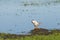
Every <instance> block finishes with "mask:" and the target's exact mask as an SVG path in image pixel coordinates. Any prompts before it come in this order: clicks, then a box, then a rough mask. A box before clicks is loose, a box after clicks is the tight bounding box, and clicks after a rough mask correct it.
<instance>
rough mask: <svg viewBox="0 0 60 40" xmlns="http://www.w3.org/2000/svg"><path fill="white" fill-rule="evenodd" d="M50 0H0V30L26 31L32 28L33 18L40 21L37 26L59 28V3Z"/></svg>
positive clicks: (6, 31)
mask: <svg viewBox="0 0 60 40" xmlns="http://www.w3.org/2000/svg"><path fill="white" fill-rule="evenodd" d="M52 1H55V0H49V1H48V0H41V1H40V0H25V1H24V0H0V32H5V33H14V34H19V33H27V32H28V31H30V30H31V29H34V26H33V24H32V23H31V20H33V19H35V20H37V21H38V22H41V25H40V26H39V28H46V29H54V28H56V29H60V25H58V23H59V24H60V3H59V2H56V3H54V2H52ZM31 2H33V3H34V2H35V3H37V5H36V4H35V3H34V4H32V5H31ZM26 3H27V4H28V5H27V4H26ZM24 4H26V5H24Z"/></svg>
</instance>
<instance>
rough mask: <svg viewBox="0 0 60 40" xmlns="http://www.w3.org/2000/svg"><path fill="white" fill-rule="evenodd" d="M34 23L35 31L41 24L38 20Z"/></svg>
mask: <svg viewBox="0 0 60 40" xmlns="http://www.w3.org/2000/svg"><path fill="white" fill-rule="evenodd" d="M32 23H33V25H34V27H35V29H36V28H38V26H39V25H40V23H39V22H37V21H36V20H32Z"/></svg>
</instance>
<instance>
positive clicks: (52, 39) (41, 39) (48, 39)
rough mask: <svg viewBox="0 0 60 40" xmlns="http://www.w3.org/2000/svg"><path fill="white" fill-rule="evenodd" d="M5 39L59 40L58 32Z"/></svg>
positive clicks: (1, 39)
mask: <svg viewBox="0 0 60 40" xmlns="http://www.w3.org/2000/svg"><path fill="white" fill-rule="evenodd" d="M0 40H4V38H0ZM6 40H60V33H55V34H50V35H31V36H25V37H17V38H6Z"/></svg>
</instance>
